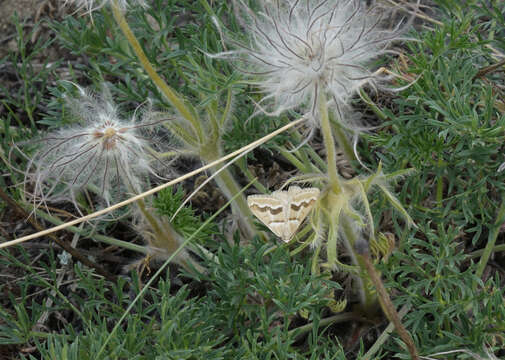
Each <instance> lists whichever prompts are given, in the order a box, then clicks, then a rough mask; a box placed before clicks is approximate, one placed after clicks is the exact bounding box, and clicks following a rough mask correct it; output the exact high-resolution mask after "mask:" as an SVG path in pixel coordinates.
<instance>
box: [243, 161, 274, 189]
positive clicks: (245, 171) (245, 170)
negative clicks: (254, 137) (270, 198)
mask: <svg viewBox="0 0 505 360" xmlns="http://www.w3.org/2000/svg"><path fill="white" fill-rule="evenodd" d="M237 166H238V167H239V169H240V170H241V171H242V173H243V174H244V175H245V177H246V178H247V180H249V181H254V183H253V185H254V187H255V188H256V189H258V190H259V192H261V193H263V194H267V193H268V189H267V188H266V187H265V186H263V184H262V183H260V182H259V181H258V180H256V177H255V176H254V175H253V174H252V173H251V171H249V169H248V168H247V161H246V159H245V158H243V157H242V158H240V159H238V160H237Z"/></svg>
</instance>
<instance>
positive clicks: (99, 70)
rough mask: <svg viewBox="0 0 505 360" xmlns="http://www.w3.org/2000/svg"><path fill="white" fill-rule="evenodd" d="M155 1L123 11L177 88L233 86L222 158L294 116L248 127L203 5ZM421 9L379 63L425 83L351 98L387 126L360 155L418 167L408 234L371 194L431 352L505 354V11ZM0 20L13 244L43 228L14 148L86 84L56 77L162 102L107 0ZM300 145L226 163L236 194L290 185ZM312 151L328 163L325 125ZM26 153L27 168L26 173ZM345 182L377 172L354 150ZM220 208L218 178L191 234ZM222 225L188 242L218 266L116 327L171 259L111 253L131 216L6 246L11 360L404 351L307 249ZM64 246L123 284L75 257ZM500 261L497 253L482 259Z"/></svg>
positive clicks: (492, 6)
mask: <svg viewBox="0 0 505 360" xmlns="http://www.w3.org/2000/svg"><path fill="white" fill-rule="evenodd" d="M383 2H384V3H393V1H389V0H383ZM210 3H211V6H212V10H213V12H214V13H215V14H217V15H218V16H219V18H221V19H226V21H227V24H228V25H229V27H230V28H232V29H235V30H237V31H239V30H240V29H241V28H240V24H237V23H236V22H235V20H234V19H233V9H232V7H231V4H230V3H229V2H228V1H213V2H210ZM400 4H401V5H404V6H406V7H408V6H407V2H400ZM149 5H150V7H149V8H147V9H142V8H141V7H132V8H131V9H129V10H128V13H127V19H128V21H129V23H130V26H131V27H132V29H133V31H134V33H135V34H136V36H137V37H138V38H139V40H140V41H141V43H142V44H145V51H146V53H147V55H148V56H149V57H150V59H152V61H156V62H155V66H156V67H157V69H158V70H159V71H160V73H161V74H162V76H163V77H164V79H165V80H166V81H167V82H168V83H169V84H170V85H171V86H172V87H174V88H176V89H177V90H178V91H179V92H180V93H182V94H184V96H186V97H187V98H188V99H191V100H194V101H195V102H196V103H198V105H200V106H201V107H203V106H205V104H206V102H209V101H212V100H213V99H216V98H218V97H219V96H221V95H222V92H221V90H220V89H227V88H230V87H231V86H232V84H233V86H234V87H233V89H234V91H235V103H234V113H233V116H232V119H231V124H230V125H229V127H228V128H227V129H226V130H227V132H226V134H225V137H224V139H225V144H224V145H225V146H224V147H225V150H226V152H230V151H232V150H236V149H238V148H239V147H241V146H243V145H245V144H247V143H249V142H252V141H254V140H256V139H258V138H259V137H261V136H263V135H266V134H268V133H269V132H271V131H273V130H275V129H276V128H278V127H280V126H281V125H283V124H285V123H287V122H288V121H289V119H290V118H291V117H290V116H291V115H290V116H285V117H281V118H278V119H277V118H276V119H273V118H269V117H267V116H264V115H260V116H258V117H255V118H252V119H251V120H250V121H248V122H245V121H244V120H245V119H246V118H247V117H249V115H251V114H252V113H253V112H254V110H255V107H254V102H253V101H251V98H250V95H249V91H250V90H251V88H250V87H249V86H246V85H241V86H238V85H236V82H234V81H232V80H234V76H237V75H236V73H235V72H234V69H233V67H232V66H230V65H229V64H227V63H225V62H223V61H218V60H211V59H209V58H208V57H206V56H204V55H203V54H202V52H201V50H205V51H214V52H215V51H217V50H218V49H219V46H220V34H219V33H218V32H217V31H216V28H215V26H214V23H213V22H212V21H211V19H210V18H209V14H208V11H207V10H206V9H205V8H204V7H203V6H202V5H201V2H200V1H192V0H153V1H152V2H151V3H150V4H149ZM421 5H422V7H421V9H420V14H419V15H420V16H418V18H417V19H416V21H415V24H414V29H413V30H412V31H410V32H409V33H408V35H409V36H410V37H412V38H416V39H417V40H418V41H408V42H404V43H402V44H401V45H399V46H398V47H397V48H396V50H397V52H398V53H399V55H391V56H389V57H385V58H382V59H381V60H380V63H378V64H377V65H378V66H385V67H387V68H388V69H390V70H391V71H393V72H395V73H397V74H399V75H401V76H400V77H399V78H397V79H396V80H394V83H393V86H401V85H405V84H406V83H408V82H411V81H413V80H414V79H417V81H415V83H414V84H413V85H412V86H410V87H409V88H408V89H406V90H404V91H401V92H398V93H393V94H392V93H390V92H384V91H379V92H374V91H371V90H370V89H367V90H366V93H365V94H366V96H367V97H368V99H369V102H368V103H367V102H365V101H363V100H362V99H360V98H359V97H357V98H356V99H355V101H353V107H354V109H355V110H356V111H359V112H361V113H362V114H363V121H365V122H366V123H367V124H381V126H380V127H379V128H378V129H377V130H374V131H373V132H371V133H368V134H366V135H364V136H363V137H362V138H361V140H360V142H359V153H360V155H361V156H362V161H363V162H364V163H365V164H366V165H367V166H369V167H370V168H372V169H377V167H378V166H379V162H382V166H383V168H384V171H385V173H392V172H395V171H398V170H403V169H407V168H414V169H415V172H413V173H412V174H410V175H409V176H407V177H405V178H403V179H401V180H399V181H397V182H396V183H395V184H392V185H391V187H392V190H393V191H394V192H395V193H396V194H397V195H398V198H399V199H400V201H401V203H402V204H403V205H404V206H405V208H406V209H407V211H408V213H409V214H410V216H411V217H412V218H413V220H414V222H415V223H416V224H417V226H418V227H417V228H411V229H408V228H406V227H405V226H404V222H403V220H402V219H400V217H399V215H398V213H397V212H395V211H393V209H392V208H391V206H390V205H389V204H388V203H387V201H386V200H387V199H386V198H385V197H384V196H383V195H381V194H380V193H379V192H377V193H376V194H373V196H372V198H373V204H372V205H373V209H374V213H373V216H374V219H375V224H376V225H375V226H376V228H377V229H378V231H380V232H381V233H382V234H383V235H384V236H385V237H386V238H388V239H390V241H389V243H388V244H389V247H388V248H387V249H385V250H384V251H383V254H384V256H382V258H381V259H380V260H378V261H377V263H376V265H377V268H378V269H379V270H380V272H381V274H382V277H383V280H384V282H385V285H386V288H387V289H388V291H389V293H390V296H391V297H392V299H393V301H394V303H395V306H396V307H397V308H398V309H401V310H400V313H401V314H402V315H403V322H404V324H405V326H406V328H407V329H408V331H409V332H410V333H411V335H412V336H413V338H414V341H415V343H416V346H417V348H418V350H419V353H420V354H421V355H423V356H425V357H426V358H428V357H431V358H437V359H496V358H498V359H499V358H505V350H504V349H505V335H504V334H505V298H504V288H505V287H504V274H505V257H504V255H503V251H504V250H505V243H504V241H503V240H504V237H503V232H504V231H505V230H504V228H503V224H504V223H505V197H504V195H505V192H504V191H505V172H500V171H498V169H499V168H500V165H501V164H502V163H504V162H505V155H504V154H505V153H504V145H503V144H504V141H503V140H504V135H505V96H504V91H505V76H504V73H505V65H504V59H505V17H504V14H505V3H504V2H503V1H500V0H468V1H459V0H435V1H422V3H421ZM15 12H16V13H17V15H15ZM0 15H2V16H1V18H0V33H1V35H0V146H1V147H0V158H1V159H2V161H0V171H1V175H2V176H1V177H0V187H1V189H2V192H3V193H5V194H6V195H7V196H8V198H9V199H12V201H14V202H17V203H18V206H19V207H17V206H16V205H14V204H13V203H9V202H8V201H7V198H5V197H4V198H3V199H2V201H1V202H0V237H1V241H6V240H11V239H14V238H18V237H21V236H23V235H26V234H29V233H33V232H34V231H36V230H37V229H36V227H34V225H33V223H30V222H28V221H27V218H26V215H27V211H28V210H27V209H26V208H24V207H23V204H21V203H20V199H21V196H20V195H21V194H20V188H19V186H18V185H19V184H20V182H21V181H22V175H21V174H19V173H18V172H16V171H15V170H14V169H13V168H12V166H9V163H10V164H11V165H12V159H10V160H9V159H8V158H9V152H10V150H11V149H12V146H13V144H30V142H29V140H30V139H34V138H36V137H37V136H39V135H40V133H41V132H43V131H45V130H47V129H53V128H58V127H60V126H63V125H66V124H68V123H69V122H71V119H70V118H69V117H68V116H67V112H66V108H65V104H64V101H62V98H63V94H64V93H68V92H72V91H74V90H72V85H70V84H69V83H66V82H64V81H62V80H68V81H72V82H75V83H78V84H82V85H85V86H90V87H95V88H97V87H98V86H99V84H100V83H102V82H104V81H105V82H107V83H108V84H109V88H110V91H111V93H112V94H113V97H114V99H115V100H116V102H117V103H119V104H121V108H122V110H123V111H124V112H125V113H132V112H133V111H134V110H135V108H136V106H137V105H138V104H140V103H142V102H143V101H145V99H146V98H148V97H149V98H151V99H153V103H154V106H155V107H159V108H168V105H167V104H166V103H164V100H163V98H162V96H161V95H160V94H159V92H158V90H157V89H156V88H155V86H154V85H153V84H152V82H151V81H150V79H149V78H148V77H147V76H146V75H145V73H144V72H143V70H142V68H141V67H140V66H139V65H138V62H137V61H136V59H135V56H134V54H133V52H132V51H131V49H130V48H129V45H128V43H127V42H126V41H125V40H124V38H123V36H122V34H121V33H120V31H119V30H118V29H117V27H116V26H115V24H114V21H113V18H112V16H111V14H110V12H109V10H108V9H107V8H106V7H105V8H103V9H101V10H100V11H96V12H93V14H92V16H87V15H85V16H82V15H81V14H80V13H79V12H78V13H74V9H73V8H72V7H68V6H67V7H64V6H63V4H62V2H60V1H54V0H45V1H43V2H35V1H24V0H23V1H15V2H14V1H11V0H4V1H3V2H2V3H1V4H0ZM208 84H213V86H209V85H208ZM252 90H254V89H252ZM201 93H204V94H206V97H203V98H202V97H199V95H198V94H201ZM253 100H257V99H254V98H253ZM293 136H295V135H294V134H292V133H285V134H282V135H280V136H278V137H276V138H275V139H274V140H273V141H272V142H269V143H267V144H266V145H265V146H262V147H261V148H258V149H255V151H254V152H253V153H251V154H250V155H249V156H248V158H247V163H246V162H245V161H243V162H242V163H239V164H238V165H239V166H237V167H236V168H234V170H233V171H234V173H235V174H236V175H237V178H238V179H239V180H240V183H241V185H246V184H247V183H248V180H247V176H246V175H242V174H245V173H248V172H249V173H251V174H254V176H257V177H258V178H259V182H260V183H262V184H263V185H264V186H265V187H266V188H268V189H277V188H278V187H279V186H280V185H282V183H283V182H284V180H286V179H289V178H290V177H291V176H292V174H293V173H294V172H295V170H296V168H295V167H294V166H293V164H292V163H291V162H290V161H289V159H286V158H285V154H281V153H280V152H279V149H280V147H282V146H284V145H285V144H286V143H287V142H293ZM307 146H310V147H312V149H314V150H315V151H316V152H318V153H319V154H320V155H324V154H323V153H322V146H321V138H320V136H319V134H316V136H315V137H314V139H312V140H311V141H310V143H309V144H308V145H307ZM14 161H15V166H16V167H19V168H22V167H23V164H24V163H25V160H24V159H22V158H15V159H14ZM197 166H199V162H198V161H196V160H194V159H190V160H188V159H184V160H179V161H177V162H176V163H175V167H176V169H177V171H178V172H179V173H184V172H187V171H188V170H190V169H193V168H196V167H197ZM339 171H340V173H341V175H342V176H349V177H351V176H354V175H363V174H366V173H367V172H366V171H365V170H364V169H363V167H361V166H360V165H359V164H357V163H349V162H348V161H346V160H345V159H344V158H343V157H342V158H339ZM204 179H205V176H203V177H198V178H196V179H190V180H188V181H186V182H184V183H183V185H182V186H180V187H177V188H176V189H167V190H164V191H162V192H160V193H159V194H157V195H156V196H155V198H154V200H153V206H154V207H155V208H156V211H157V213H158V214H160V215H164V216H171V215H173V214H174V212H175V210H176V209H177V208H178V206H179V205H180V204H181V203H182V201H183V199H184V198H185V196H186V194H189V193H190V192H191V191H193V190H194V189H195V188H196V187H197V186H198V184H199V183H201V182H202V181H203V180H204ZM247 191H248V192H252V191H251V190H247ZM225 203H226V199H225V198H224V196H223V195H222V194H221V193H220V192H219V190H218V189H217V188H216V187H215V185H213V183H209V184H208V185H206V186H205V187H204V188H203V189H202V190H201V191H199V192H198V193H197V194H196V196H195V197H194V198H193V199H192V201H191V205H190V206H186V207H185V208H184V209H183V211H182V212H180V213H179V214H178V215H177V217H176V218H175V220H174V224H173V225H174V227H175V228H176V229H177V230H178V231H179V232H180V233H181V234H183V235H185V236H190V235H191V234H192V233H194V232H195V230H196V229H198V228H199V227H200V226H201V225H202V223H203V222H204V221H205V220H206V219H208V218H209V216H210V215H211V214H213V213H215V212H216V211H217V210H218V209H220V208H221V207H222V206H223V205H224V204H225ZM88 205H89V204H88ZM52 210H53V213H52V216H51V217H49V216H46V217H43V216H42V215H41V214H39V217H38V218H37V221H38V224H39V226H41V227H42V228H46V227H51V226H53V225H54V224H57V223H58V222H61V221H67V220H69V219H72V218H73V217H74V216H75V210H74V208H73V207H72V205H70V204H68V206H67V205H65V206H62V207H60V208H58V209H52ZM87 210H89V211H91V210H92V208H89V209H87ZM229 218H230V217H229V214H228V213H226V212H225V213H223V214H221V215H219V216H218V217H217V218H215V219H213V220H212V221H210V222H209V223H208V225H206V226H205V227H204V230H203V231H202V232H200V233H199V234H198V235H197V236H196V238H195V243H196V244H198V245H201V246H202V247H204V248H205V249H207V250H208V251H209V252H210V253H212V254H213V255H214V256H213V257H212V259H211V260H209V258H206V257H202V258H201V259H200V260H199V261H201V262H202V263H204V265H205V267H206V268H207V269H208V272H207V273H206V274H205V275H195V274H194V273H190V272H187V271H185V270H183V269H181V268H180V267H178V266H175V265H174V266H171V267H170V268H169V269H167V270H166V271H164V272H163V276H161V277H160V278H159V279H157V280H156V281H155V282H154V283H153V284H151V286H149V287H148V288H147V289H146V290H147V291H146V292H145V293H144V295H143V296H142V297H141V298H140V300H139V301H138V302H136V303H135V305H134V307H133V308H132V310H131V311H130V312H129V313H128V314H127V316H126V318H125V319H124V321H122V323H121V326H119V327H118V329H117V331H115V332H113V333H112V332H111V330H112V328H113V327H114V326H115V325H116V324H118V321H119V320H120V319H121V317H122V316H123V315H124V314H125V310H126V309H127V307H128V306H129V305H130V304H131V303H132V301H133V299H135V297H136V296H137V295H138V294H139V292H140V291H141V289H142V288H144V285H145V283H146V282H147V281H148V280H149V279H151V276H152V275H153V273H154V270H155V269H157V266H159V264H156V263H152V264H149V261H144V260H143V258H141V256H140V255H139V254H138V252H135V251H134V249H125V248H122V247H118V246H114V245H107V241H108V240H107V239H110V238H113V239H120V240H124V241H128V242H129V243H131V244H134V245H135V244H142V243H143V240H142V239H141V237H140V236H139V235H138V233H137V232H135V231H133V230H134V227H133V225H132V223H131V222H130V221H129V220H130V218H129V217H128V215H125V216H124V217H123V218H121V220H119V221H114V222H110V221H109V222H105V223H92V224H85V225H82V226H77V227H74V228H72V229H69V231H63V232H59V233H56V234H55V235H54V236H53V237H44V238H40V239H37V240H33V241H30V242H26V243H24V244H22V245H20V246H16V247H10V248H7V249H2V250H1V253H0V255H1V256H0V290H1V291H0V358H5V359H21V358H23V359H75V360H77V359H79V360H82V359H390V358H404V359H406V358H409V357H408V355H407V352H406V350H405V348H404V344H403V343H402V342H401V341H400V339H399V337H398V336H397V335H396V333H394V332H391V330H389V331H388V329H387V327H388V322H387V320H386V318H385V317H384V316H383V315H382V314H380V313H378V314H377V315H376V316H374V317H367V316H364V315H363V314H362V313H360V309H359V307H358V306H357V302H356V294H355V293H353V289H352V287H351V281H350V277H349V275H348V274H347V273H345V272H334V273H333V274H332V276H331V277H328V276H327V275H325V274H320V275H318V274H313V272H311V266H312V254H311V252H310V250H309V249H308V248H307V249H304V250H303V251H301V252H299V253H297V254H293V253H292V251H291V252H290V250H293V249H292V248H289V247H287V246H284V245H282V246H281V245H280V243H279V242H278V240H277V239H275V238H274V237H273V236H272V239H271V241H270V242H265V241H263V240H261V239H258V238H255V239H254V241H252V242H251V243H249V244H247V245H244V243H243V242H241V241H240V238H239V236H238V233H234V232H233V231H231V230H230V229H229V227H228V226H227V224H228V221H227V220H229ZM55 237H57V239H59V240H60V242H61V241H62V242H64V243H68V244H71V245H72V247H74V248H75V249H76V250H77V252H78V253H80V254H81V255H83V257H84V258H86V259H88V260H90V261H91V262H92V263H94V264H98V266H99V268H100V269H102V270H103V271H104V272H105V273H107V274H110V275H111V276H110V277H109V278H107V276H103V274H102V275H99V273H98V271H97V269H93V268H90V267H88V266H85V265H83V264H82V262H80V261H76V260H74V259H72V258H71V257H70V256H69V254H68V252H66V251H63V250H62V249H61V247H59V246H58V245H57V244H56V243H55ZM273 245H275V246H273ZM277 245H279V246H277ZM392 245H394V246H392ZM485 249H486V250H485ZM489 251H491V257H490V258H489V259H488V260H487V259H486V261H481V258H482V256H483V254H488V255H489ZM342 254H343V256H342V259H341V261H343V262H344V263H346V261H348V258H347V257H346V254H345V251H343V253H342ZM385 255H387V256H385ZM442 352H443V353H444V354H442V355H433V354H436V353H442Z"/></svg>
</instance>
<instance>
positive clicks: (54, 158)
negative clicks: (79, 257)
mask: <svg viewBox="0 0 505 360" xmlns="http://www.w3.org/2000/svg"><path fill="white" fill-rule="evenodd" d="M79 90H80V97H78V98H75V99H69V100H68V104H69V107H70V108H71V109H72V110H73V111H74V112H75V114H76V115H77V116H78V117H79V118H80V120H81V123H80V124H77V125H74V126H71V127H68V128H64V129H61V130H58V131H55V132H53V133H51V134H49V135H47V136H46V137H44V138H43V139H41V141H40V142H41V143H42V144H43V145H42V147H41V148H40V149H39V151H38V152H37V153H36V154H35V156H34V157H33V159H32V160H31V161H30V163H29V166H28V170H27V172H26V176H25V186H28V184H30V183H33V186H34V188H33V190H32V191H31V193H32V195H33V200H34V202H35V203H45V202H46V201H63V200H71V201H73V202H74V203H75V195H76V193H77V192H79V191H81V190H82V189H84V188H90V189H91V190H93V191H94V192H95V193H97V194H98V195H100V196H101V197H102V198H103V199H104V200H105V201H106V203H107V204H110V203H111V202H112V201H115V200H118V199H119V198H120V197H123V196H125V195H127V194H132V193H139V192H141V191H142V184H143V183H144V182H145V181H146V179H147V176H148V175H149V174H150V173H151V174H154V170H153V165H152V164H153V163H155V162H156V161H159V162H161V160H159V158H158V157H157V155H156V153H157V152H156V150H155V149H154V148H153V147H156V146H158V145H159V144H152V143H153V140H155V138H154V135H155V134H154V133H150V134H148V137H149V139H148V138H146V137H144V136H143V133H144V135H145V132H146V131H147V130H149V129H150V128H151V129H152V128H154V127H155V126H156V125H157V124H159V123H160V122H161V121H152V122H149V118H150V114H151V113H149V112H146V114H144V116H143V119H142V120H141V121H137V119H136V116H135V114H134V115H133V116H132V118H131V119H130V120H128V121H126V120H121V119H120V118H119V117H118V113H117V107H116V106H115V105H114V104H113V103H112V102H111V101H110V100H109V99H108V96H107V95H106V91H104V94H102V95H101V96H100V97H93V96H92V95H91V94H90V93H88V92H86V91H84V90H83V89H81V88H79ZM104 90H106V88H105V89H104ZM155 175H156V174H155Z"/></svg>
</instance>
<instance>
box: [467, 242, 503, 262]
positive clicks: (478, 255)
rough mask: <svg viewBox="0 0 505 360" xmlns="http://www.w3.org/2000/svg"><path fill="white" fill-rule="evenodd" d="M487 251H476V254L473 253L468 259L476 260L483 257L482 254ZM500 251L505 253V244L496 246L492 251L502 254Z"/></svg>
mask: <svg viewBox="0 0 505 360" xmlns="http://www.w3.org/2000/svg"><path fill="white" fill-rule="evenodd" d="M485 250H486V249H480V250H476V251H474V252H471V253H470V254H468V258H467V259H475V258H478V257H481V256H482V254H484V251H485ZM500 251H505V244H500V245H496V246H494V247H493V248H492V249H491V252H500Z"/></svg>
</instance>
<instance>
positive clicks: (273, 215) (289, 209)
mask: <svg viewBox="0 0 505 360" xmlns="http://www.w3.org/2000/svg"><path fill="white" fill-rule="evenodd" d="M318 196H319V189H317V188H308V189H302V188H300V187H298V186H291V187H290V188H289V189H288V190H287V191H283V190H277V191H274V192H273V193H272V195H251V196H249V197H248V198H247V203H248V205H249V208H250V209H251V211H252V213H253V214H254V215H256V217H257V218H258V219H260V220H261V222H263V223H264V224H265V225H266V226H267V227H268V228H269V229H270V230H271V231H272V232H273V233H274V234H275V235H277V236H278V237H280V238H281V239H282V240H283V241H285V242H289V241H290V240H291V238H292V237H293V236H294V234H295V233H296V230H298V228H299V227H300V224H301V223H302V222H303V220H304V219H305V218H306V217H307V215H308V214H309V213H310V210H311V209H312V207H313V206H314V204H315V202H316V200H317V197H318Z"/></svg>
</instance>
